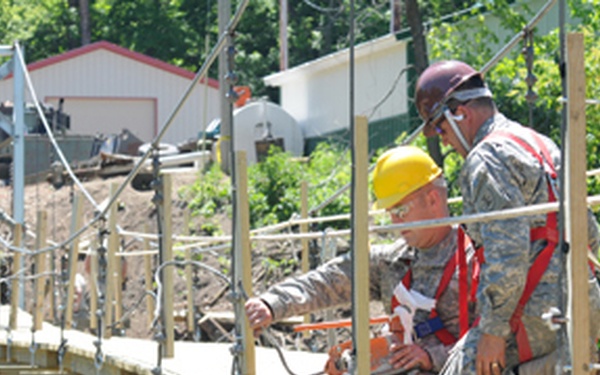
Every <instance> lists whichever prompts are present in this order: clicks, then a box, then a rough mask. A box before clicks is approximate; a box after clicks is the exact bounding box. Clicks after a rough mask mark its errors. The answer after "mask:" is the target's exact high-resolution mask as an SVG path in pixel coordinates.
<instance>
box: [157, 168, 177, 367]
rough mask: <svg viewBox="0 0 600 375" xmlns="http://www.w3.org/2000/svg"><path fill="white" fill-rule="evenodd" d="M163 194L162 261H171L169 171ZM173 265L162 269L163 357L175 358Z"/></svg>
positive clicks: (163, 177)
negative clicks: (164, 339)
mask: <svg viewBox="0 0 600 375" xmlns="http://www.w3.org/2000/svg"><path fill="white" fill-rule="evenodd" d="M161 179H162V184H161V186H162V196H163V202H162V205H163V210H162V212H163V217H162V220H161V221H162V224H163V228H162V229H163V230H162V238H161V239H160V241H162V251H163V254H162V261H163V262H170V261H172V260H173V240H172V235H173V230H172V225H171V217H172V215H171V213H172V209H171V195H172V189H173V182H172V181H173V179H172V176H171V175H170V174H168V173H164V174H162V175H161ZM173 273H174V270H173V266H167V267H164V268H163V269H162V283H163V293H162V296H160V298H162V306H163V316H164V319H165V320H164V323H165V338H166V341H165V346H164V347H163V348H164V351H163V357H165V358H173V357H174V356H175V332H174V330H175V317H174V316H173V293H170V292H169V291H172V290H173Z"/></svg>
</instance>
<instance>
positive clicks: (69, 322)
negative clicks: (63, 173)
mask: <svg viewBox="0 0 600 375" xmlns="http://www.w3.org/2000/svg"><path fill="white" fill-rule="evenodd" d="M82 212H83V204H82V202H81V193H80V192H77V193H75V195H74V196H73V212H72V213H71V234H74V233H75V232H77V231H78V230H79V229H80V228H81V218H82ZM78 257H79V238H76V239H74V240H73V242H71V248H70V249H69V287H68V290H67V306H65V328H66V329H71V327H72V326H73V299H74V292H75V274H76V273H77V259H78ZM81 298H84V297H83V296H81ZM79 302H80V303H81V301H79Z"/></svg>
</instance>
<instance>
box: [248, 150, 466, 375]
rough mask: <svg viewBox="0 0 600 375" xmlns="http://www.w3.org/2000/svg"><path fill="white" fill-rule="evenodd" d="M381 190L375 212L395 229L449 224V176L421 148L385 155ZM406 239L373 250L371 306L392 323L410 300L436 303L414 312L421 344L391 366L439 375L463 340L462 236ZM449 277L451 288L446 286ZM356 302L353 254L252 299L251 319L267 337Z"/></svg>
mask: <svg viewBox="0 0 600 375" xmlns="http://www.w3.org/2000/svg"><path fill="white" fill-rule="evenodd" d="M373 189H374V193H375V196H376V198H377V200H376V202H375V207H376V208H379V209H385V210H387V211H388V213H389V214H390V216H391V219H392V221H393V222H394V223H400V222H407V221H416V220H428V219H439V218H444V217H447V216H448V207H447V189H446V184H445V180H444V178H443V177H442V171H441V169H440V168H439V167H437V165H436V164H435V163H434V161H433V160H432V159H431V158H430V157H429V155H427V154H426V153H425V152H423V151H422V150H420V149H419V148H416V147H412V146H401V147H396V148H393V149H391V150H388V151H387V152H385V153H384V154H383V155H381V157H380V158H379V159H378V161H377V165H376V167H375V170H374V172H373ZM401 234H402V237H401V238H399V239H398V240H397V241H396V242H394V243H393V244H390V245H374V246H371V249H370V253H369V254H370V269H369V272H370V283H371V285H370V292H371V299H372V300H379V301H381V302H382V303H383V305H384V308H385V310H386V312H388V313H390V314H392V315H393V314H394V309H400V310H402V309H403V308H405V307H406V306H408V305H409V304H408V303H407V301H405V300H403V299H404V298H403V296H407V297H409V298H412V297H415V296H417V294H419V295H420V296H423V297H425V299H428V300H431V301H433V302H434V303H433V311H424V310H416V311H412V312H411V314H412V315H411V316H412V317H413V322H414V325H413V327H414V330H413V332H410V333H412V335H410V336H411V338H412V340H411V341H413V342H412V343H410V344H399V345H395V346H393V347H392V351H393V353H392V356H391V357H389V365H390V367H394V368H396V369H398V372H397V373H401V372H403V371H406V370H409V369H418V371H417V373H422V374H431V373H437V372H438V371H439V370H440V369H441V367H442V365H443V364H444V362H445V361H446V358H447V356H448V351H449V349H450V348H451V347H452V345H453V343H454V342H455V341H456V339H457V338H458V336H459V335H460V327H459V306H458V281H457V279H456V276H455V275H456V273H457V272H455V267H451V266H449V265H450V263H451V261H450V260H451V259H453V258H454V255H455V253H456V251H457V229H456V228H453V227H450V226H446V227H437V228H427V229H415V230H405V231H402V233H401ZM445 274H447V275H449V277H448V278H447V279H448V281H447V282H442V278H443V276H444V275H445ZM400 287H402V289H403V290H405V293H404V294H403V295H398V293H395V292H396V291H397V290H399V288H400ZM406 292H407V293H408V294H406ZM411 293H412V294H411ZM350 301H351V259H350V258H349V254H348V253H347V254H344V255H342V256H338V257H336V258H334V259H332V260H331V261H329V262H327V263H325V264H323V265H321V266H320V267H318V268H317V269H315V270H312V271H310V272H308V273H306V274H304V275H301V276H297V277H292V278H289V279H286V280H284V281H283V282H281V283H278V284H276V285H273V286H272V287H270V288H269V290H268V291H267V292H265V293H262V294H261V295H259V296H258V297H253V298H250V299H249V300H248V301H247V303H246V314H247V316H248V319H249V322H250V325H251V327H252V328H253V329H255V330H260V329H261V328H262V327H266V326H268V325H270V324H271V323H272V322H274V321H278V320H282V319H284V318H287V317H291V316H294V315H302V314H306V313H310V312H313V311H317V310H321V309H326V308H331V307H335V306H338V305H342V304H348V303H349V302H350ZM386 373H387V372H386ZM389 373H390V374H391V373H392V372H389Z"/></svg>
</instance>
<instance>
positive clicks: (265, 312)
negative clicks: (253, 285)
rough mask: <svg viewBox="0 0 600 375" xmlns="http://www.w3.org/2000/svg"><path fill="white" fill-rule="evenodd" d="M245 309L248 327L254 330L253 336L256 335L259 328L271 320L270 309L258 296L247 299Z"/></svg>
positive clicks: (269, 323)
mask: <svg viewBox="0 0 600 375" xmlns="http://www.w3.org/2000/svg"><path fill="white" fill-rule="evenodd" d="M245 309H246V315H247V316H248V322H250V328H252V329H253V330H254V336H258V335H259V334H260V329H261V328H263V327H268V326H270V325H271V323H272V322H273V314H272V313H271V309H270V308H269V306H267V304H266V303H265V302H264V301H263V300H261V299H260V298H256V297H253V298H250V299H248V301H246V305H245Z"/></svg>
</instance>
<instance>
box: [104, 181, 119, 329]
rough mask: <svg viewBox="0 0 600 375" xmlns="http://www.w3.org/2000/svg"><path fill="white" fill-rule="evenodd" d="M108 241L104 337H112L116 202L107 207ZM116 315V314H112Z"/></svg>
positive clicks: (112, 192) (114, 187)
mask: <svg viewBox="0 0 600 375" xmlns="http://www.w3.org/2000/svg"><path fill="white" fill-rule="evenodd" d="M117 189H118V186H117V184H116V183H114V182H113V183H111V184H110V193H109V197H110V198H112V197H113V196H114V195H115V194H116V192H117ZM107 229H108V231H109V234H108V241H107V246H106V250H107V251H106V294H105V298H104V322H103V324H104V326H103V330H104V336H103V337H104V338H105V339H109V338H111V337H112V329H111V328H109V327H110V326H111V325H112V323H113V314H114V313H115V305H114V300H115V284H116V283H115V272H117V271H116V269H119V271H118V272H119V273H120V272H121V269H120V267H117V264H116V261H117V260H116V256H115V254H116V252H117V248H118V247H119V236H118V234H117V204H116V203H114V204H113V205H111V206H110V208H109V209H108V228H107ZM114 316H115V317H116V314H115V315H114Z"/></svg>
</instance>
